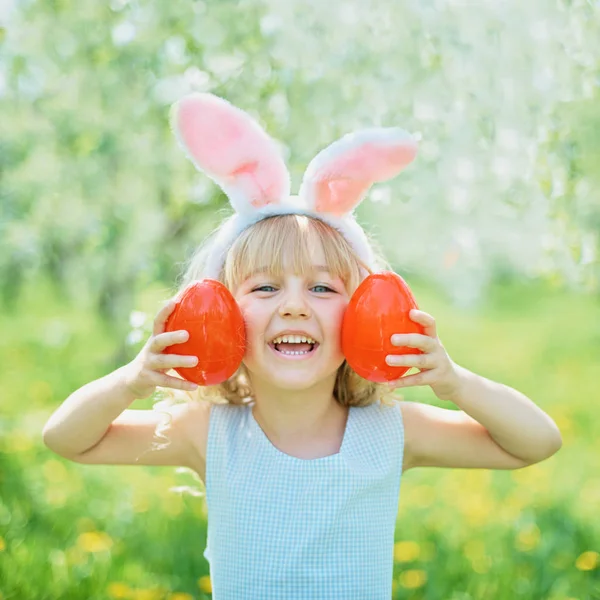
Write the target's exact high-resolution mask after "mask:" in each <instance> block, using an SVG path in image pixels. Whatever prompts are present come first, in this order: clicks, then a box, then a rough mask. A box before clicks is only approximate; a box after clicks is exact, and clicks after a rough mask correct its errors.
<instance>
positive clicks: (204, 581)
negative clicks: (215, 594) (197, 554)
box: [198, 575, 212, 594]
mask: <svg viewBox="0 0 600 600" xmlns="http://www.w3.org/2000/svg"><path fill="white" fill-rule="evenodd" d="M198 587H199V588H200V591H202V592H204V593H205V594H210V593H211V592H212V582H211V580H210V576H209V575H203V576H202V577H200V579H198Z"/></svg>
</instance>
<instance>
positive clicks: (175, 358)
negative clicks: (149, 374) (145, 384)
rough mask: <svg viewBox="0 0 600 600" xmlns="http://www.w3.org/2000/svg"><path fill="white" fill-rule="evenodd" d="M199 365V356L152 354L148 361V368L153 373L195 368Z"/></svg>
mask: <svg viewBox="0 0 600 600" xmlns="http://www.w3.org/2000/svg"><path fill="white" fill-rule="evenodd" d="M197 364H198V357H197V356H185V355H181V354H152V355H151V356H150V358H149V359H148V368H149V369H152V370H153V371H159V370H161V371H162V370H163V369H174V368H175V367H195V366H196V365H197Z"/></svg>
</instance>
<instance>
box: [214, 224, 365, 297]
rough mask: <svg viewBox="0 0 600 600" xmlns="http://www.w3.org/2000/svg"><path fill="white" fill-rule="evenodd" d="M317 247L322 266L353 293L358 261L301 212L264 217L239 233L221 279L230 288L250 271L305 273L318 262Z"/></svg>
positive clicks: (344, 243) (332, 233)
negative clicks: (321, 254) (323, 259)
mask: <svg viewBox="0 0 600 600" xmlns="http://www.w3.org/2000/svg"><path fill="white" fill-rule="evenodd" d="M320 248H322V249H323V254H324V256H325V265H322V266H325V267H327V270H328V271H329V273H330V274H331V276H332V277H339V278H340V279H341V280H342V281H343V282H344V286H345V287H346V290H347V291H348V292H350V293H351V292H353V291H354V290H355V289H356V287H357V286H358V284H359V283H360V268H361V266H362V267H364V265H363V264H362V261H360V260H359V259H358V257H357V256H356V254H355V253H354V251H353V250H352V248H351V247H350V245H349V244H348V242H347V241H346V240H345V239H344V237H343V236H342V235H341V234H340V233H339V232H338V231H336V230H335V229H333V228H332V227H330V226H329V225H327V224H326V223H324V222H323V221H320V220H318V219H314V218H311V217H307V216H305V215H276V216H273V217H268V218H266V219H263V220H262V221H259V222H258V223H256V224H254V225H252V226H251V227H249V228H248V229H246V230H245V231H244V232H242V234H241V235H240V236H239V237H238V238H237V240H236V241H235V242H234V244H233V245H232V247H231V249H230V250H229V252H228V254H227V259H226V261H225V265H224V267H223V271H224V272H223V282H224V283H225V285H226V286H227V287H228V288H229V289H231V290H234V289H235V288H236V287H237V286H238V285H239V284H240V283H242V282H243V281H245V280H246V279H248V277H250V276H251V275H252V274H253V273H256V272H259V271H265V270H267V271H268V272H269V273H272V274H273V275H274V276H276V277H282V276H283V275H284V273H285V271H286V267H287V268H291V269H292V270H293V272H294V274H296V275H307V274H309V273H311V272H313V271H314V267H315V265H317V264H318V263H317V258H316V256H317V252H318V250H319V249H320ZM319 262H321V261H319Z"/></svg>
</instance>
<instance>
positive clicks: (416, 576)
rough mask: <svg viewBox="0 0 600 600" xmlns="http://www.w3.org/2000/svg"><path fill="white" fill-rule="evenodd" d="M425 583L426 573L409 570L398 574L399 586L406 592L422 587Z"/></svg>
mask: <svg viewBox="0 0 600 600" xmlns="http://www.w3.org/2000/svg"><path fill="white" fill-rule="evenodd" d="M426 581H427V573H425V571H422V570H420V569H411V570H409V571H404V573H401V574H400V585H401V586H402V587H403V588H406V589H408V590H414V589H416V588H420V587H423V586H424V585H425V582H426Z"/></svg>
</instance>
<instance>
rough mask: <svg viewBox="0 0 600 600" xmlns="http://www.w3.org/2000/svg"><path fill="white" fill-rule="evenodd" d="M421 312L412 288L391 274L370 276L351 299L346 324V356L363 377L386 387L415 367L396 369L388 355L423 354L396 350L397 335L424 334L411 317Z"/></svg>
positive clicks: (344, 329) (344, 342)
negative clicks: (387, 360)
mask: <svg viewBox="0 0 600 600" xmlns="http://www.w3.org/2000/svg"><path fill="white" fill-rule="evenodd" d="M413 308H418V306H417V302H416V300H415V298H414V296H413V295H412V292H411V291H410V289H409V287H408V285H406V282H405V281H404V279H402V277H400V275H397V274H396V273H391V272H384V273H374V274H373V275H369V276H368V277H366V278H365V279H364V281H362V283H361V284H360V285H359V286H358V287H357V288H356V291H355V292H354V294H352V297H351V298H350V302H349V304H348V307H347V308H346V312H345V313H344V319H343V322H342V352H343V353H344V356H345V357H346V360H347V361H348V364H349V365H350V366H351V367H352V369H354V371H356V373H358V374H359V375H360V376H361V377H364V378H365V379H368V380H370V381H375V382H378V383H384V382H386V381H394V380H395V379H399V378H400V377H402V375H404V374H405V373H406V372H407V371H409V370H410V369H411V367H392V366H390V365H388V364H387V363H386V362H385V357H386V356H387V355H388V354H422V351H421V350H419V349H417V348H409V347H407V346H394V345H393V344H392V342H391V337H392V335H393V334H395V333H421V334H424V333H425V331H424V329H423V327H422V326H421V325H418V324H417V323H415V322H414V321H412V320H411V319H410V318H409V316H408V313H409V312H410V311H411V310H412V309H413Z"/></svg>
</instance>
